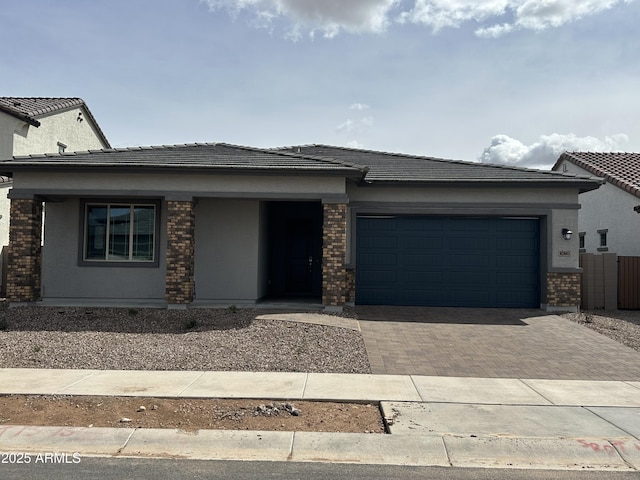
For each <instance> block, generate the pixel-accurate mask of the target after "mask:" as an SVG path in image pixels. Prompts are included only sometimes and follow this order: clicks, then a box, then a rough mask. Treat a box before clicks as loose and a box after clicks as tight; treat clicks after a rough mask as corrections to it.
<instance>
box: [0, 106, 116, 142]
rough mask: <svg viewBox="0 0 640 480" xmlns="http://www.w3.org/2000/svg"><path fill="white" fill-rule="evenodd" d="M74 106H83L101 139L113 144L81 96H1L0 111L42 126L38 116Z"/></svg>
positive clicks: (35, 125) (36, 125)
mask: <svg viewBox="0 0 640 480" xmlns="http://www.w3.org/2000/svg"><path fill="white" fill-rule="evenodd" d="M74 107H83V108H84V109H85V111H86V112H87V116H88V117H89V118H90V119H91V121H92V122H93V124H94V125H95V127H96V129H97V131H98V135H99V136H100V137H101V140H102V141H103V142H104V144H105V145H106V146H107V148H110V147H111V145H110V144H109V141H108V140H107V137H106V136H105V134H104V132H103V131H102V130H101V129H100V125H98V122H97V121H96V119H95V117H94V116H93V114H92V113H91V110H89V107H88V106H87V104H86V103H85V102H84V100H82V99H81V98H77V97H71V98H53V97H0V112H4V113H6V114H8V115H11V116H13V117H16V118H19V119H20V120H23V121H25V122H27V123H29V124H30V125H33V126H34V127H39V126H40V121H39V120H38V119H37V117H40V116H42V115H46V114H48V113H55V112H60V111H63V110H68V109H70V108H74Z"/></svg>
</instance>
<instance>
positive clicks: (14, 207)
mask: <svg viewBox="0 0 640 480" xmlns="http://www.w3.org/2000/svg"><path fill="white" fill-rule="evenodd" d="M41 239H42V202H41V201H38V200H35V199H32V198H14V199H12V200H11V214H10V226H9V249H8V250H9V252H8V260H7V261H8V263H9V265H8V269H7V299H8V300H9V301H10V302H32V301H34V300H38V299H39V298H40V272H41V265H42V240H41Z"/></svg>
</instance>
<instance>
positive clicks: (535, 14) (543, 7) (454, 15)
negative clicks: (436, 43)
mask: <svg viewBox="0 0 640 480" xmlns="http://www.w3.org/2000/svg"><path fill="white" fill-rule="evenodd" d="M632 1H633V0H484V1H473V0H451V1H450V0H416V1H415V6H414V7H413V8H412V9H411V10H409V11H406V12H403V13H401V14H400V20H401V21H405V22H406V21H410V22H413V23H419V24H424V25H427V26H429V27H431V28H432V29H433V31H434V32H437V31H438V30H440V29H442V28H445V27H459V26H460V25H461V24H462V23H464V22H470V21H474V22H478V23H482V22H496V21H497V22H498V23H494V24H490V25H488V26H482V27H480V28H478V29H477V30H476V35H478V36H479V37H485V38H490V37H493V38H495V37H498V36H501V35H505V34H506V33H509V32H511V31H512V30H514V29H518V28H524V29H529V30H544V29H546V28H550V27H560V26H562V25H564V24H566V23H569V22H572V21H574V20H579V19H580V18H583V17H587V16H590V15H595V14H598V13H600V12H602V11H604V10H609V9H611V8H613V7H614V6H616V5H617V4H619V3H631V2H632ZM505 17H506V18H505ZM504 19H509V20H510V21H507V22H504V21H503V20H504Z"/></svg>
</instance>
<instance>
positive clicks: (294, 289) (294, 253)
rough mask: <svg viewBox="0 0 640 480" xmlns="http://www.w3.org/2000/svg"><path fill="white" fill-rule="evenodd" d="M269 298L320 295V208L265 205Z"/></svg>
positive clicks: (299, 204)
mask: <svg viewBox="0 0 640 480" xmlns="http://www.w3.org/2000/svg"><path fill="white" fill-rule="evenodd" d="M267 224H268V238H269V241H268V245H269V247H268V252H269V262H268V269H269V270H268V290H267V292H268V295H269V296H271V297H280V298H282V297H287V296H289V295H291V296H294V297H319V296H320V295H321V294H322V205H321V204H320V202H268V203H267Z"/></svg>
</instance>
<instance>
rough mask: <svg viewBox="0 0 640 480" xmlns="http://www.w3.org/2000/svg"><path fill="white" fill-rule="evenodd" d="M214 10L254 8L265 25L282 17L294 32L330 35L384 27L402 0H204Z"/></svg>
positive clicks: (373, 30) (364, 31) (367, 31)
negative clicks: (392, 11)
mask: <svg viewBox="0 0 640 480" xmlns="http://www.w3.org/2000/svg"><path fill="white" fill-rule="evenodd" d="M202 1H204V2H205V3H207V4H208V5H209V7H210V8H211V9H212V10H217V9H225V10H228V11H229V12H230V13H232V14H234V15H237V14H238V13H239V12H241V11H243V10H248V11H251V12H252V13H253V14H255V16H256V19H258V21H259V23H262V24H263V26H267V24H270V23H271V22H272V21H273V20H275V19H276V18H279V17H284V18H287V19H288V20H289V21H290V22H291V23H292V30H291V35H292V36H294V37H295V36H299V35H300V31H301V30H307V31H308V32H309V34H310V35H311V36H313V35H314V34H315V32H317V31H320V32H322V34H323V35H324V36H325V37H327V38H331V37H334V36H336V35H337V34H338V33H340V31H342V30H344V31H346V32H350V33H377V32H382V31H384V30H385V29H386V28H387V26H388V24H389V22H390V21H391V20H390V19H391V15H390V12H391V10H392V9H394V8H395V7H396V6H397V5H398V4H399V3H400V0H349V1H348V2H345V1H343V0H202Z"/></svg>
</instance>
